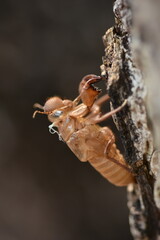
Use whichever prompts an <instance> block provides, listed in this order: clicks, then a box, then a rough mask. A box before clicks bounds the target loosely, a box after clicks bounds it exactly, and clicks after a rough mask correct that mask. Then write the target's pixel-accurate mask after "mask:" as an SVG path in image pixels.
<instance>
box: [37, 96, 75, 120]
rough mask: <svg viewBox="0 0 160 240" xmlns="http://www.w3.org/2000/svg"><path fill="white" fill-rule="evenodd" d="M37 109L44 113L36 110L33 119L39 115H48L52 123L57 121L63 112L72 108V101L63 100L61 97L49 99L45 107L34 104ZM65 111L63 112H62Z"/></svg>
mask: <svg viewBox="0 0 160 240" xmlns="http://www.w3.org/2000/svg"><path fill="white" fill-rule="evenodd" d="M34 107H35V108H39V109H42V110H43V111H39V110H36V111H35V112H34V113H33V118H34V117H35V115H36V114H37V113H40V114H46V115H48V118H49V120H50V121H51V122H53V121H54V119H55V120H57V118H58V117H59V116H60V115H61V114H62V112H63V110H66V109H67V108H70V107H72V101H70V100H67V99H66V100H62V99H61V98H60V97H51V98H49V99H47V101H46V102H45V104H44V106H42V105H40V104H39V103H35V104H34ZM61 109H63V110H61Z"/></svg>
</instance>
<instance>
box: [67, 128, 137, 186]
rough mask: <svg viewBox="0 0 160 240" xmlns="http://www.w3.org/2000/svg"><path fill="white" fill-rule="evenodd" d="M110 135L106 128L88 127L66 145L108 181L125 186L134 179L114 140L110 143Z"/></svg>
mask: <svg viewBox="0 0 160 240" xmlns="http://www.w3.org/2000/svg"><path fill="white" fill-rule="evenodd" d="M104 130H105V131H104ZM112 135H113V133H112V132H111V130H110V129H108V128H106V127H105V128H101V127H100V126H98V125H95V124H94V125H88V126H85V127H84V128H82V129H80V130H79V131H77V132H74V133H73V134H72V135H71V136H70V138H69V139H68V141H67V144H68V146H69V147H70V149H71V150H72V151H73V152H74V154H75V155H76V156H77V157H78V158H79V160H80V161H82V162H86V161H89V163H90V164H91V165H92V166H93V167H94V168H95V169H96V170H97V171H98V172H99V173H100V174H101V175H102V176H104V177H105V178H106V179H108V181H110V182H111V183H113V184H115V185H117V186H126V185H128V184H129V183H133V182H134V178H133V176H132V174H131V172H130V170H129V168H128V166H127V164H126V163H125V161H124V159H123V156H122V155H121V153H120V151H119V150H118V149H117V148H116V145H115V143H114V139H113V141H112V142H110V139H111V138H112Z"/></svg>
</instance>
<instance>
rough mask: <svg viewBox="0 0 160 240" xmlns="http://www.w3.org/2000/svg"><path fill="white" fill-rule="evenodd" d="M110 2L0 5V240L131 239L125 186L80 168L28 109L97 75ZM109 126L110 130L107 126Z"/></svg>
mask: <svg viewBox="0 0 160 240" xmlns="http://www.w3.org/2000/svg"><path fill="white" fill-rule="evenodd" d="M112 5H113V1H111V0H110V1H106V0H102V1H100V2H99V1H96V0H92V1H91V0H85V1H84V0H81V1H77V0H68V1H62V0H58V1H56V0H32V1H31V0H5V1H1V4H0V32H1V34H0V73H1V79H0V239H1V240H75V239H76V240H106V239H107V240H114V239H123V240H125V239H126V240H130V239H131V236H130V232H129V225H128V209H127V206H126V189H125V188H118V187H115V186H113V185H111V184H110V183H108V182H107V181H106V180H105V179H103V178H102V177H101V176H100V175H99V174H98V173H97V172H96V171H95V170H94V169H93V168H92V167H91V166H90V165H89V164H88V163H86V164H83V163H81V162H80V161H79V160H78V159H77V158H76V157H75V156H74V154H73V153H72V152H71V151H70V150H69V148H68V147H67V145H66V144H65V143H63V142H60V141H59V140H58V136H57V135H51V134H50V133H49V132H48V125H49V122H48V120H47V119H46V117H45V116H41V115H37V117H36V119H34V120H33V119H32V114H33V111H34V110H33V107H32V106H33V104H34V103H35V102H39V103H41V104H44V102H45V100H46V98H47V97H49V96H53V95H58V96H61V97H63V98H69V99H74V98H75V97H76V96H77V94H78V91H77V89H78V85H79V82H80V80H81V78H82V77H83V76H84V75H86V74H89V73H95V74H100V68H99V66H100V65H101V57H102V56H103V54H104V47H103V43H102V35H103V34H104V33H105V31H106V30H107V29H108V28H110V27H111V26H112V25H113V24H114V19H113V12H112ZM107 124H108V125H109V126H110V127H111V128H112V129H113V128H114V126H113V124H112V123H111V121H108V122H107Z"/></svg>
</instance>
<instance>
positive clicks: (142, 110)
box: [101, 0, 160, 240]
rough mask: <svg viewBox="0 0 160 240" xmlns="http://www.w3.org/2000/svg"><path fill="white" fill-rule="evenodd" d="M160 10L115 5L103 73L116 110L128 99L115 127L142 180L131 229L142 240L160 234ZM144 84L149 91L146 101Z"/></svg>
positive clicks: (134, 196) (120, 0) (133, 192)
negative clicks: (148, 117)
mask: <svg viewBox="0 0 160 240" xmlns="http://www.w3.org/2000/svg"><path fill="white" fill-rule="evenodd" d="M133 2H134V4H133ZM159 5H160V3H158V1H154V2H153V1H151V0H147V1H146V0H141V1H138V0H135V1H131V0H116V1H115V4H114V14H115V26H114V27H113V28H111V29H109V30H108V31H107V32H106V33H105V35H104V37H103V41H104V46H105V56H104V57H103V65H102V66H101V73H102V75H103V76H105V77H107V79H108V80H107V92H108V94H109V96H110V97H111V103H112V104H111V107H112V108H116V107H118V106H120V105H121V104H122V103H123V102H124V100H125V99H127V105H126V106H125V107H124V108H123V110H122V111H120V112H119V113H117V114H116V115H114V122H115V124H116V126H117V128H118V130H119V132H120V135H121V139H122V143H123V145H124V149H125V159H126V161H127V163H128V164H129V165H130V167H131V169H132V171H133V174H134V176H135V178H136V181H137V184H135V185H129V186H128V207H129V211H130V216H129V220H130V228H131V232H132V235H133V237H134V239H137V240H139V239H145V240H146V239H153V240H155V239H158V235H159V221H160V217H159V216H160V215H159V208H158V207H159V206H160V193H159V192H160V190H159V192H158V189H160V179H159V178H158V176H160V170H159V169H158V162H160V160H159V157H158V156H159V151H155V152H154V151H153V150H154V147H155V146H158V143H159V140H160V99H158V98H160V94H159V92H158V91H159V85H160V83H159V81H158V80H159V76H160V74H159V71H160V67H159V66H160V64H159V63H160V54H159V51H160V47H159V45H160V31H159V26H160V24H158V22H160V16H159V9H160V8H159ZM144 80H145V84H146V86H147V87H148V89H147V95H148V101H147V102H146V86H145V85H144ZM146 106H147V109H149V113H150V114H149V115H150V125H152V126H154V127H153V130H154V132H155V135H154V142H155V146H154V145H153V136H152V134H151V132H150V130H149V128H148V119H147V114H148V112H146ZM153 152H154V153H153ZM159 165H160V164H159ZM158 179H159V181H158ZM154 198H155V199H154ZM155 202H156V204H155ZM159 238H160V236H159Z"/></svg>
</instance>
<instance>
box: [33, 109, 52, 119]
mask: <svg viewBox="0 0 160 240" xmlns="http://www.w3.org/2000/svg"><path fill="white" fill-rule="evenodd" d="M37 113H39V114H45V115H49V114H50V113H51V112H41V111H38V110H36V111H34V113H33V116H32V117H33V118H35V116H36V114H37Z"/></svg>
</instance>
